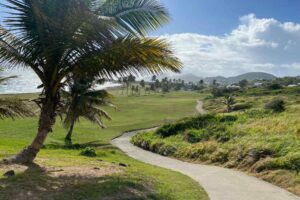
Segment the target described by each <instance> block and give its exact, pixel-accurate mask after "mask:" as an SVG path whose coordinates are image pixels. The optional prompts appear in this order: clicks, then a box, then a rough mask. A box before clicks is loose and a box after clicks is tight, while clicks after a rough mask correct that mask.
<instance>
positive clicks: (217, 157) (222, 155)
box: [210, 149, 228, 164]
mask: <svg viewBox="0 0 300 200" xmlns="http://www.w3.org/2000/svg"><path fill="white" fill-rule="evenodd" d="M210 159H211V161H212V162H213V163H216V162H219V163H222V164H223V163H226V162H227V161H228V151H226V150H223V149H219V150H218V151H216V152H214V153H213V154H212V155H211V157H210Z"/></svg>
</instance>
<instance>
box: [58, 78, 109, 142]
mask: <svg viewBox="0 0 300 200" xmlns="http://www.w3.org/2000/svg"><path fill="white" fill-rule="evenodd" d="M72 81H73V82H72V83H70V84H69V90H68V91H66V90H63V92H62V97H63V100H62V103H63V105H64V106H63V109H62V110H61V113H60V114H61V115H63V114H65V118H64V120H63V124H64V127H65V128H67V129H68V133H67V135H66V137H65V143H66V144H72V133H73V129H74V125H75V123H76V122H79V118H80V117H83V118H85V119H87V120H89V121H91V122H93V123H96V124H98V125H99V126H100V127H101V128H105V125H104V124H103V122H102V120H101V119H102V118H103V117H104V118H106V119H108V120H111V117H110V116H109V115H108V113H107V112H105V110H103V109H101V108H100V106H113V105H112V103H111V102H110V98H111V95H110V94H109V93H107V92H106V91H105V90H94V89H92V88H93V87H94V86H95V81H93V80H92V79H90V78H86V77H79V78H77V77H76V78H73V80H72Z"/></svg>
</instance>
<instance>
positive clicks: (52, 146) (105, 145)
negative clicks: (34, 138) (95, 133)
mask: <svg viewBox="0 0 300 200" xmlns="http://www.w3.org/2000/svg"><path fill="white" fill-rule="evenodd" d="M86 147H93V148H97V149H110V150H112V149H117V148H116V147H115V146H113V145H111V144H109V143H102V142H101V141H100V140H96V141H92V142H87V143H82V144H78V143H77V144H70V145H67V144H64V143H59V142H51V143H49V144H46V145H44V147H43V149H84V148H86Z"/></svg>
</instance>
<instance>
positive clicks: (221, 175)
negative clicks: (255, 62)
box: [112, 102, 300, 200]
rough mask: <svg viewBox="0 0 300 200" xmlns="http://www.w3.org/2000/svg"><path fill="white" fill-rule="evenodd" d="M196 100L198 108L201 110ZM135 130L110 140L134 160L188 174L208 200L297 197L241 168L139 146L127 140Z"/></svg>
mask: <svg viewBox="0 0 300 200" xmlns="http://www.w3.org/2000/svg"><path fill="white" fill-rule="evenodd" d="M200 103H201V106H200V107H201V109H200V107H199V109H200V110H202V111H203V109H202V102H200ZM198 105H199V102H198ZM197 110H198V108H197ZM137 133H138V132H136V131H134V132H128V133H125V134H123V135H122V136H121V137H119V138H116V139H114V140H113V141H112V144H113V145H115V146H117V147H119V148H120V149H121V150H123V151H124V152H125V153H126V154H127V155H129V156H131V157H132V158H134V159H136V160H140V161H142V162H145V163H148V164H152V165H156V166H159V167H164V168H167V169H171V170H174V171H178V172H181V173H183V174H185V175H188V176H190V177H191V178H193V179H194V180H196V181H197V182H199V183H200V185H202V186H203V187H204V189H205V190H206V192H207V193H208V195H209V197H210V199H211V200H300V198H299V197H296V196H295V195H293V194H291V193H289V192H287V191H286V190H284V189H281V188H279V187H277V186H274V185H272V184H270V183H267V182H265V181H262V180H260V179H258V178H255V177H252V176H249V175H246V174H244V173H242V172H238V171H235V170H231V169H225V168H221V167H216V166H207V165H201V164H192V163H188V162H183V161H180V160H176V159H172V158H168V157H163V156H160V155H158V154H154V153H152V152H148V151H145V150H143V149H140V148H138V147H136V146H134V145H132V144H131V143H130V139H131V137H132V136H134V135H135V134H137Z"/></svg>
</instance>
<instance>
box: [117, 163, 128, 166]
mask: <svg viewBox="0 0 300 200" xmlns="http://www.w3.org/2000/svg"><path fill="white" fill-rule="evenodd" d="M119 166H121V167H129V165H127V164H124V163H119Z"/></svg>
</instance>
